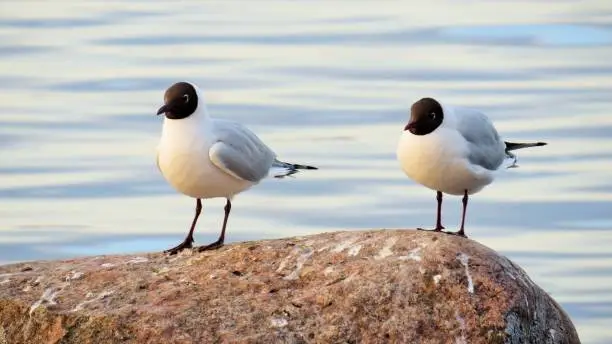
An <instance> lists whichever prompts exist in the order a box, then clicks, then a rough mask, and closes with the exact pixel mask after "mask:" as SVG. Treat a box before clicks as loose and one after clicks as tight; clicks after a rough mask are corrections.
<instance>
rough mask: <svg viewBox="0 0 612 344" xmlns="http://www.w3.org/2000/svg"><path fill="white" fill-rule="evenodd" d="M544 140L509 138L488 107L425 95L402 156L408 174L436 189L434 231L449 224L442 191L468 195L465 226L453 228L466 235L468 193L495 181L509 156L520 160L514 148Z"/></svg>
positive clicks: (400, 146)
mask: <svg viewBox="0 0 612 344" xmlns="http://www.w3.org/2000/svg"><path fill="white" fill-rule="evenodd" d="M544 145H546V143H544V142H535V143H515V142H507V141H504V140H502V139H501V138H500V136H499V134H498V133H497V130H496V129H495V127H494V126H493V124H492V123H491V121H490V120H489V118H488V117H487V116H485V115H484V114H483V113H481V112H479V111H476V110H473V109H469V108H463V107H454V106H450V105H442V104H441V103H440V102H438V101H437V100H435V99H433V98H423V99H421V100H419V101H417V102H415V103H414V104H413V105H412V108H411V111H410V120H409V121H408V124H407V125H406V126H405V127H404V131H403V132H402V135H401V138H400V140H399V143H398V146H397V158H398V160H399V162H400V165H401V167H402V170H403V171H404V173H406V175H407V176H408V177H410V178H411V179H413V180H414V181H416V182H417V183H420V184H422V185H424V186H426V187H428V188H430V189H432V190H435V191H436V194H437V197H436V198H437V201H438V209H437V210H438V211H437V219H436V227H435V228H434V229H433V230H434V231H436V232H440V231H442V229H445V228H444V226H442V218H441V211H442V194H443V193H446V194H450V195H463V212H462V217H461V227H460V228H459V231H457V232H455V233H452V234H457V235H460V236H464V237H465V236H466V235H465V228H464V226H465V212H466V209H467V204H468V195H471V194H474V193H477V192H479V191H480V190H482V189H483V188H484V187H485V186H487V185H488V184H490V183H491V182H492V181H493V180H494V178H495V172H496V171H498V170H499V169H500V168H501V167H502V165H503V162H504V160H505V159H506V158H511V159H514V162H513V164H512V165H511V166H515V163H516V156H515V155H514V154H513V153H512V151H514V150H516V149H521V148H528V147H536V146H544Z"/></svg>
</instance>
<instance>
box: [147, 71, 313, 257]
mask: <svg viewBox="0 0 612 344" xmlns="http://www.w3.org/2000/svg"><path fill="white" fill-rule="evenodd" d="M157 114H158V115H160V114H164V115H165V118H164V123H163V128H162V134H161V140H160V143H159V146H158V148H157V166H158V167H159V170H160V171H161V173H162V175H163V176H164V178H165V179H166V180H167V181H168V183H170V185H172V187H174V188H175V189H176V190H177V191H179V192H181V193H183V194H185V195H187V196H190V197H193V198H196V209H195V217H194V218H193V221H192V223H191V227H190V229H189V233H188V234H187V236H186V237H185V240H184V241H183V242H182V243H181V244H179V245H177V246H176V247H174V248H171V249H169V250H167V251H166V252H167V253H170V254H175V253H177V252H179V251H180V250H182V249H186V248H191V247H192V244H193V242H194V240H193V232H194V229H195V226H196V222H197V220H198V217H199V215H200V212H201V210H202V201H201V199H207V198H217V197H223V198H225V199H226V200H227V202H226V204H225V217H224V219H223V226H222V228H221V235H220V236H219V239H218V240H217V241H215V242H213V243H212V244H209V245H205V246H200V247H198V251H204V250H211V249H216V248H219V247H221V246H223V242H224V239H225V227H226V226H227V219H228V217H229V213H230V210H231V207H232V203H231V199H232V198H233V197H234V195H236V194H238V193H240V192H242V191H245V190H247V189H249V188H250V187H252V186H253V185H256V184H258V183H259V182H260V181H261V180H262V179H264V178H266V177H267V176H268V175H269V174H270V171H271V170H272V174H273V175H274V177H277V178H282V177H285V176H289V175H292V174H294V173H296V172H297V171H298V170H300V169H307V170H316V169H317V168H316V167H313V166H306V165H299V164H292V163H287V162H283V161H280V160H278V159H277V158H276V155H275V154H274V152H273V151H272V150H271V149H270V148H268V146H266V145H265V144H264V143H263V142H262V141H261V140H260V139H259V138H258V137H257V136H256V135H255V134H254V133H253V132H251V131H250V130H249V129H247V128H246V127H244V126H243V125H242V124H240V123H237V122H234V121H229V120H224V119H216V118H211V117H210V116H209V115H208V112H207V110H206V105H205V102H204V96H203V93H202V92H201V91H200V90H199V88H198V87H197V86H196V85H195V84H193V83H188V82H178V83H175V84H174V85H172V86H170V87H169V88H168V89H167V90H166V93H165V95H164V105H163V106H162V107H160V108H159V110H158V111H157Z"/></svg>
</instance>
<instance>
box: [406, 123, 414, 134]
mask: <svg viewBox="0 0 612 344" xmlns="http://www.w3.org/2000/svg"><path fill="white" fill-rule="evenodd" d="M415 127H416V122H408V124H406V126H405V127H404V131H406V130H410V132H412V130H414V128H415Z"/></svg>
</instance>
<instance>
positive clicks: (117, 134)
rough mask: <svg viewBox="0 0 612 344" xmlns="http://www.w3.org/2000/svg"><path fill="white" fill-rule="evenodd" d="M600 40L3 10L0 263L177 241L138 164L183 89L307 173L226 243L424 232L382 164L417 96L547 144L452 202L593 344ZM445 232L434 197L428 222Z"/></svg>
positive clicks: (317, 17)
mask: <svg viewBox="0 0 612 344" xmlns="http://www.w3.org/2000/svg"><path fill="white" fill-rule="evenodd" d="M611 24H612V6H611V5H609V4H608V5H606V4H605V2H602V1H590V2H589V1H587V2H585V1H582V2H574V1H564V2H555V3H554V4H553V3H549V2H532V3H528V2H521V3H516V2H478V1H472V2H469V3H463V2H454V1H448V2H444V1H437V2H430V3H429V5H424V3H420V4H419V6H418V7H414V6H409V5H405V6H400V5H399V3H395V4H394V5H393V6H390V5H389V6H387V5H385V6H382V5H380V4H377V3H375V2H370V3H366V2H357V3H354V2H351V3H348V2H347V3H342V4H341V3H336V4H334V5H331V4H330V3H328V2H325V3H323V2H320V3H315V2H312V1H309V2H295V1H294V2H266V3H264V2H256V3H255V2H248V3H247V2H242V3H240V5H238V4H237V3H236V2H229V3H221V2H217V3H215V4H214V5H212V4H210V5H198V4H196V3H195V2H194V3H181V4H180V5H178V4H174V3H170V2H168V3H164V2H154V3H150V2H145V1H131V2H129V1H124V2H121V3H118V2H116V3H106V2H104V3H103V2H95V3H94V2H81V3H77V2H74V3H72V4H71V3H69V2H61V3H52V2H43V1H41V2H34V1H27V2H26V1H21V2H16V1H14V2H9V1H4V2H2V3H0V56H1V60H0V61H1V62H0V66H1V69H0V104H1V105H0V106H1V107H2V115H0V156H1V158H0V219H1V221H0V262H4V263H6V262H10V261H20V260H30V259H51V258H59V257H72V256H78V255H90V254H101V253H120V252H137V251H158V250H162V249H164V248H167V247H169V246H171V245H173V244H176V243H177V242H178V241H179V240H181V239H182V238H183V236H184V234H185V231H186V229H187V226H188V224H189V222H190V220H191V216H192V213H193V207H194V202H193V201H192V200H191V199H189V198H187V197H183V196H180V195H178V194H176V193H175V192H174V191H173V190H172V189H171V188H170V187H169V186H168V185H167V184H166V183H165V182H164V181H163V179H162V177H161V176H160V174H159V173H158V171H157V169H156V167H155V162H154V161H155V145H156V143H157V138H158V135H159V131H160V125H161V118H158V117H156V116H154V114H155V111H156V110H157V108H158V107H159V105H160V104H161V102H162V96H163V91H164V90H165V88H166V87H167V86H169V85H170V84H171V83H173V82H175V81H178V80H183V79H186V80H191V81H194V82H196V83H198V84H199V85H200V86H201V88H203V89H204V90H205V92H206V98H207V102H208V104H209V109H210V112H211V113H212V114H213V115H215V116H219V117H226V118H232V119H236V120H240V121H243V122H245V123H246V124H248V125H249V126H250V127H251V128H252V129H253V130H255V131H256V132H257V133H258V134H259V135H260V136H261V137H262V138H263V139H264V140H265V141H266V142H268V143H269V144H270V145H271V146H272V147H273V148H274V149H275V151H276V152H277V153H278V155H279V156H280V157H281V158H284V159H287V160H291V161H296V162H303V163H310V164H315V165H317V166H319V167H320V168H321V170H320V171H316V172H313V173H303V174H300V175H299V176H298V178H296V179H289V180H267V181H265V182H264V183H262V184H261V185H259V186H258V187H256V188H254V189H253V190H252V191H251V192H249V193H246V194H244V195H241V196H239V197H238V198H237V199H236V201H235V202H234V208H233V213H232V218H231V219H230V227H229V233H228V235H229V238H228V239H229V240H230V241H240V240H246V239H260V238H275V237H284V236H292V235H302V234H309V233H317V232H323V231H333V230H343V229H366V228H407V227H416V226H420V225H421V226H422V225H433V221H434V215H435V214H434V211H435V193H433V192H431V191H429V190H427V189H425V188H422V187H419V186H417V185H415V184H414V183H412V182H411V181H409V180H408V179H407V178H405V177H404V175H403V174H402V172H401V171H400V170H399V167H398V164H397V163H396V161H395V157H394V151H395V144H396V141H397V138H398V135H399V133H400V131H401V128H402V127H403V125H404V123H405V121H406V120H407V115H408V108H409V106H410V104H411V103H412V102H414V101H415V100H417V99H419V98H421V97H423V96H434V97H439V98H440V99H443V100H444V101H446V102H448V103H454V104H458V105H466V106H473V107H478V108H480V109H483V110H484V111H486V112H487V113H488V114H489V115H490V116H491V118H492V119H493V120H494V122H495V123H496V125H497V127H498V129H499V131H500V132H501V133H502V134H503V135H504V136H505V137H507V138H508V139H512V140H542V141H547V142H549V143H550V145H549V146H547V147H543V148H536V149H533V150H529V151H521V152H520V160H519V164H520V165H521V168H519V169H513V170H510V171H508V172H507V173H504V174H503V175H502V176H501V177H500V178H499V179H498V180H497V181H496V183H495V184H493V185H491V186H489V187H488V188H486V189H485V190H484V191H483V192H481V193H480V194H478V195H477V196H475V197H473V198H472V201H471V203H470V209H469V213H468V234H469V235H470V236H471V237H472V238H473V239H475V240H478V241H480V242H482V243H483V244H485V245H487V246H489V247H492V248H494V249H496V250H498V251H499V252H501V253H503V254H506V255H507V256H509V257H510V258H511V259H513V260H514V261H516V262H517V263H519V264H520V265H521V266H523V267H524V268H525V269H526V270H527V271H528V273H529V274H530V275H531V277H532V278H533V279H534V280H535V281H536V282H537V283H538V284H539V285H540V286H542V287H543V288H544V289H545V290H546V291H548V292H549V293H550V294H551V295H552V296H553V297H555V299H556V300H558V301H559V302H561V304H562V305H563V307H564V308H565V309H566V310H567V311H568V312H569V313H570V315H571V317H572V319H573V321H574V323H575V324H576V326H577V328H578V331H579V333H580V336H581V339H582V340H583V342H584V343H609V342H610V341H611V340H612V331H611V330H610V328H609V323H610V321H611V320H612V288H611V287H610V286H612V249H611V248H610V247H612V230H611V229H612V179H611V175H612V173H611V172H612V163H611V160H612V159H611V158H612V116H610V108H611V106H612V98H610V94H611V92H612V26H611ZM222 207H223V201H222V200H214V201H207V202H206V203H205V205H204V212H203V214H204V215H203V217H202V218H201V221H200V226H199V230H198V234H197V240H198V243H205V242H207V241H212V240H214V239H215V238H216V236H217V234H218V228H219V226H220V223H221V219H222ZM459 215H460V198H458V197H447V198H446V201H445V205H444V221H445V224H446V225H447V227H449V228H454V227H455V226H456V224H457V223H458V222H459Z"/></svg>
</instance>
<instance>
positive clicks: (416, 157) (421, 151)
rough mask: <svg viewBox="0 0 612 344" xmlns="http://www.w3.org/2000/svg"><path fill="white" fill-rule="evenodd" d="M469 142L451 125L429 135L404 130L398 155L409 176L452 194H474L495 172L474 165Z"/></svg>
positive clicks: (491, 179)
mask: <svg viewBox="0 0 612 344" xmlns="http://www.w3.org/2000/svg"><path fill="white" fill-rule="evenodd" d="M467 149H468V148H467V143H466V141H465V140H464V139H463V137H461V135H460V134H459V133H458V132H457V131H455V130H454V129H452V128H448V127H445V126H444V125H442V126H440V127H439V128H437V129H436V130H434V131H433V132H432V133H430V134H427V135H421V136H418V135H413V134H412V133H410V132H409V131H404V132H403V133H402V135H401V137H400V140H399V143H398V147H397V159H398V160H399V162H400V165H401V167H402V170H403V171H404V173H406V175H407V176H408V177H410V178H411V179H412V180H414V181H416V182H417V183H419V184H422V185H424V186H426V187H428V188H430V189H432V190H436V191H442V192H444V193H447V194H452V195H463V193H464V191H465V190H468V193H470V194H472V193H475V192H478V191H480V190H481V189H482V188H483V187H484V186H485V185H487V184H489V183H491V181H493V175H492V174H491V173H490V172H489V171H487V170H485V169H482V168H478V167H474V166H471V165H470V164H469V163H468V161H467V159H466V157H467Z"/></svg>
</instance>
